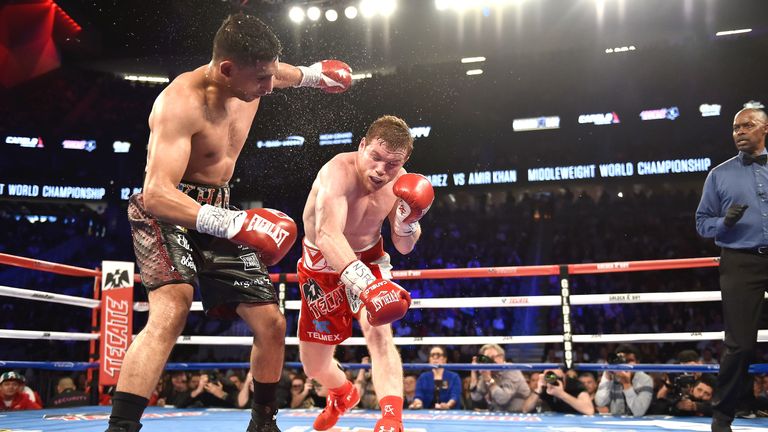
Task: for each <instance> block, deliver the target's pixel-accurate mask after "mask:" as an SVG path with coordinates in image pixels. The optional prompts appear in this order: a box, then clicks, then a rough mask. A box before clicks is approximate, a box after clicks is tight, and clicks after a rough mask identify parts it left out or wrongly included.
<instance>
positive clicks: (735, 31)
mask: <svg viewBox="0 0 768 432" xmlns="http://www.w3.org/2000/svg"><path fill="white" fill-rule="evenodd" d="M751 31H752V29H738V30H723V31H719V32H717V33H715V36H730V35H735V34H740V33H749V32H751Z"/></svg>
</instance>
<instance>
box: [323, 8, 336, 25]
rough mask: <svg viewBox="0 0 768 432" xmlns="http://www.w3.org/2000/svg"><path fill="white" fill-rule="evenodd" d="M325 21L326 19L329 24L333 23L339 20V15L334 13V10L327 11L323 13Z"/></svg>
mask: <svg viewBox="0 0 768 432" xmlns="http://www.w3.org/2000/svg"><path fill="white" fill-rule="evenodd" d="M325 19H327V20H328V21H330V22H334V21H336V20H337V19H339V13H338V12H336V10H334V9H328V10H327V11H325Z"/></svg>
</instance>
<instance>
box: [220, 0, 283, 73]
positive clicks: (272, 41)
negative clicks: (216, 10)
mask: <svg viewBox="0 0 768 432" xmlns="http://www.w3.org/2000/svg"><path fill="white" fill-rule="evenodd" d="M282 49H283V47H282V45H281V44H280V40H278V39H277V36H275V34H274V33H273V32H272V30H271V29H270V28H269V27H268V26H267V25H266V24H264V22H262V21H261V20H260V19H258V18H256V17H255V16H253V15H247V14H244V13H242V12H241V13H237V14H234V15H230V16H228V17H227V19H225V20H224V22H223V23H222V24H221V27H219V30H218V31H217V32H216V36H215V37H214V38H213V58H214V60H231V61H233V62H235V63H237V64H239V65H248V64H253V63H256V62H259V61H273V60H275V59H277V57H278V56H279V55H280V53H281V52H282Z"/></svg>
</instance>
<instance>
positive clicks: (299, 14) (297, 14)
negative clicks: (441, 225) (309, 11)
mask: <svg viewBox="0 0 768 432" xmlns="http://www.w3.org/2000/svg"><path fill="white" fill-rule="evenodd" d="M288 18H290V19H291V21H293V22H295V23H297V24H298V23H300V22H302V21H304V9H302V8H300V7H298V6H294V7H292V8H291V10H290V11H289V12H288Z"/></svg>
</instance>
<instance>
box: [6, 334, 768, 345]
mask: <svg viewBox="0 0 768 432" xmlns="http://www.w3.org/2000/svg"><path fill="white" fill-rule="evenodd" d="M134 337H136V335H134ZM0 339H49V340H75V341H88V340H97V339H99V334H98V333H67V332H48V331H35V330H0ZM394 340H395V345H484V344H488V343H495V344H499V345H516V344H533V343H561V342H562V341H563V335H535V336H429V337H395V338H394ZM706 340H723V332H680V333H626V334H625V333H620V334H602V335H599V334H595V335H573V342H575V343H615V342H692V341H706ZM757 341H758V342H768V330H760V331H759V332H758V335H757ZM176 343H177V344H179V345H242V346H250V345H252V344H253V338H252V337H250V336H195V335H193V336H179V339H178V340H177V341H176ZM285 344H286V345H298V344H299V341H298V338H296V337H287V338H285ZM342 345H357V346H363V345H366V343H365V338H362V337H352V338H349V339H347V340H345V341H344V342H342Z"/></svg>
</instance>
